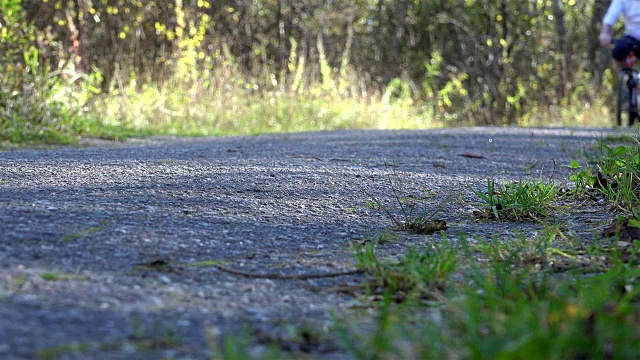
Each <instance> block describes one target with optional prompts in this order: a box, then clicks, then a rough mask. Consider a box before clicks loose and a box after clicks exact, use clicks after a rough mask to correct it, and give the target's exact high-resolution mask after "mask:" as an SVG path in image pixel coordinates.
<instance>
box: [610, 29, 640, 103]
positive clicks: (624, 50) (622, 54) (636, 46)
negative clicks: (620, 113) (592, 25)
mask: <svg viewBox="0 0 640 360" xmlns="http://www.w3.org/2000/svg"><path fill="white" fill-rule="evenodd" d="M631 52H635V55H636V56H638V55H640V53H639V52H640V41H639V40H637V39H634V38H632V37H631V36H628V35H625V36H623V37H621V38H620V39H618V41H616V43H615V45H614V47H613V51H612V52H611V55H612V56H613V59H614V60H615V61H616V63H617V65H618V70H622V69H624V68H626V67H627V64H626V61H627V55H629V54H630V53H631ZM638 57H640V56H638ZM636 97H637V99H636V104H639V103H640V81H636Z"/></svg>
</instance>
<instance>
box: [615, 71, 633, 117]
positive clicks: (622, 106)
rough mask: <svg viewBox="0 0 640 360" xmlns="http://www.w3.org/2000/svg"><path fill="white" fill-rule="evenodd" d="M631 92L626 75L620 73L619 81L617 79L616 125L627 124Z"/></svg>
mask: <svg viewBox="0 0 640 360" xmlns="http://www.w3.org/2000/svg"><path fill="white" fill-rule="evenodd" d="M630 95H631V94H630V93H629V88H628V87H627V77H626V75H624V74H621V76H620V81H618V107H617V108H618V109H617V110H618V111H617V112H616V122H617V124H618V126H622V124H628V123H629V121H630V120H631V119H630V115H631V110H632V109H631V101H630V99H631V96H630Z"/></svg>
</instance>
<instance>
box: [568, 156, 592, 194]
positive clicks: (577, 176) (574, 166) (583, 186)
mask: <svg viewBox="0 0 640 360" xmlns="http://www.w3.org/2000/svg"><path fill="white" fill-rule="evenodd" d="M567 167H568V168H569V169H571V173H572V174H571V176H570V178H569V179H570V180H571V181H572V182H573V183H574V184H575V193H576V194H584V193H585V192H586V191H587V189H588V188H590V187H591V186H593V183H594V181H595V179H596V178H595V176H593V175H592V174H591V171H590V170H589V169H585V168H583V167H581V166H580V163H578V162H577V161H576V160H572V161H571V163H570V164H569V165H568V166H567Z"/></svg>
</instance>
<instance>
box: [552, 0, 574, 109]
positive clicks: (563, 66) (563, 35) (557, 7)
mask: <svg viewBox="0 0 640 360" xmlns="http://www.w3.org/2000/svg"><path fill="white" fill-rule="evenodd" d="M553 15H554V17H555V19H556V28H557V30H558V48H559V51H560V53H561V54H562V57H561V58H560V85H559V86H560V89H559V93H560V94H561V95H562V98H563V99H565V100H566V101H567V102H570V101H571V99H570V98H569V66H571V54H570V53H569V47H568V44H567V28H566V27H565V22H564V9H563V6H562V0H554V1H553Z"/></svg>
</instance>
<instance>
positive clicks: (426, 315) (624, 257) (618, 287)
mask: <svg viewBox="0 0 640 360" xmlns="http://www.w3.org/2000/svg"><path fill="white" fill-rule="evenodd" d="M625 144H626V145H624V147H623V148H621V147H619V146H618V147H614V146H606V145H604V144H601V151H600V152H599V153H597V154H595V155H594V156H593V159H592V160H595V161H596V162H597V166H596V167H587V166H580V165H579V163H578V161H574V162H572V163H571V165H570V166H569V168H570V169H571V170H572V172H573V174H572V175H571V178H570V179H569V181H571V182H573V183H574V184H575V190H576V191H574V194H577V195H584V194H585V193H588V192H589V193H592V192H593V191H594V190H595V191H596V192H598V193H599V194H601V196H603V198H604V199H605V201H606V204H605V205H601V206H602V208H603V211H610V209H611V206H612V205H613V206H614V207H616V208H617V213H613V214H612V216H613V217H614V218H615V217H616V216H618V215H624V216H623V217H626V219H627V220H628V221H627V222H626V223H628V224H629V225H628V226H630V227H635V226H640V222H639V221H638V219H637V217H636V216H635V214H636V213H637V209H638V205H639V204H638V187H637V186H635V185H636V183H634V181H636V180H634V179H637V177H638V168H639V166H638V165H639V164H640V161H639V160H638V159H640V156H638V144H637V143H630V142H628V141H627V142H626V143H625ZM597 172H600V173H601V175H600V176H601V177H602V178H606V180H607V181H608V184H609V185H608V186H602V184H601V185H600V186H597V184H596V181H597V180H594V179H597V177H596V175H595V174H596V173H597ZM601 181H604V180H601ZM605 185H606V184H605ZM473 192H474V193H475V194H476V195H477V196H478V198H479V199H481V201H482V206H483V208H484V214H485V216H487V217H491V218H494V219H500V220H503V219H508V220H521V221H535V222H538V223H542V224H543V225H544V229H543V230H541V231H538V232H537V233H536V234H535V235H525V234H524V233H520V234H518V235H516V236H513V237H507V238H504V237H498V236H496V237H494V238H491V239H485V238H480V237H478V238H469V237H467V236H465V235H464V234H459V235H458V236H457V238H455V239H454V238H451V237H450V236H445V235H444V234H443V235H442V239H441V240H439V241H438V240H437V239H434V238H433V237H430V238H428V241H427V242H426V244H424V245H422V246H420V247H413V248H411V249H410V250H408V251H407V252H406V253H404V254H401V255H397V254H394V256H389V255H385V254H386V250H385V248H384V247H382V246H379V244H377V243H376V242H373V241H371V242H367V243H364V244H362V245H361V246H360V247H357V251H356V252H355V260H356V264H357V266H359V267H360V268H362V269H364V270H365V271H366V274H367V279H366V289H368V290H367V292H366V293H363V294H362V295H366V297H365V296H363V297H361V298H360V299H361V302H362V303H363V305H364V306H366V305H368V308H369V310H368V311H369V313H371V314H373V316H362V314H363V313H362V312H345V313H341V314H337V315H336V316H335V317H334V323H335V327H336V330H337V333H338V336H339V338H340V340H341V342H342V344H343V346H344V348H345V349H346V350H347V351H349V353H350V354H351V355H352V356H353V357H354V358H356V359H447V358H456V359H457V358H463V359H466V358H471V359H575V358H619V359H627V358H639V357H640V341H639V340H640V325H639V323H638V319H639V318H640V287H639V286H638V285H637V280H638V279H639V278H640V240H625V241H621V240H620V239H619V237H618V236H617V235H616V236H614V237H612V238H610V239H605V238H603V239H600V238H598V237H597V236H596V237H594V239H592V240H591V241H586V242H585V240H584V239H580V238H576V237H574V236H575V235H572V233H571V232H570V231H567V227H566V225H564V224H562V223H555V222H554V221H555V220H553V219H554V217H553V214H554V212H555V211H556V209H557V206H558V205H557V204H558V203H559V202H562V201H565V202H566V201H570V202H572V203H571V204H572V206H574V207H575V206H583V205H587V204H586V203H585V202H586V201H593V200H590V199H589V198H588V197H583V196H575V197H566V198H560V197H559V196H558V191H557V188H556V187H555V185H553V184H551V183H548V182H540V181H528V180H525V181H520V182H517V183H510V184H506V185H496V183H495V181H493V180H491V179H489V180H487V189H486V191H480V190H473ZM372 204H373V205H376V204H378V203H376V202H373V203H372ZM567 211H569V215H570V209H569V210H567ZM375 294H379V296H371V295H375Z"/></svg>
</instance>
